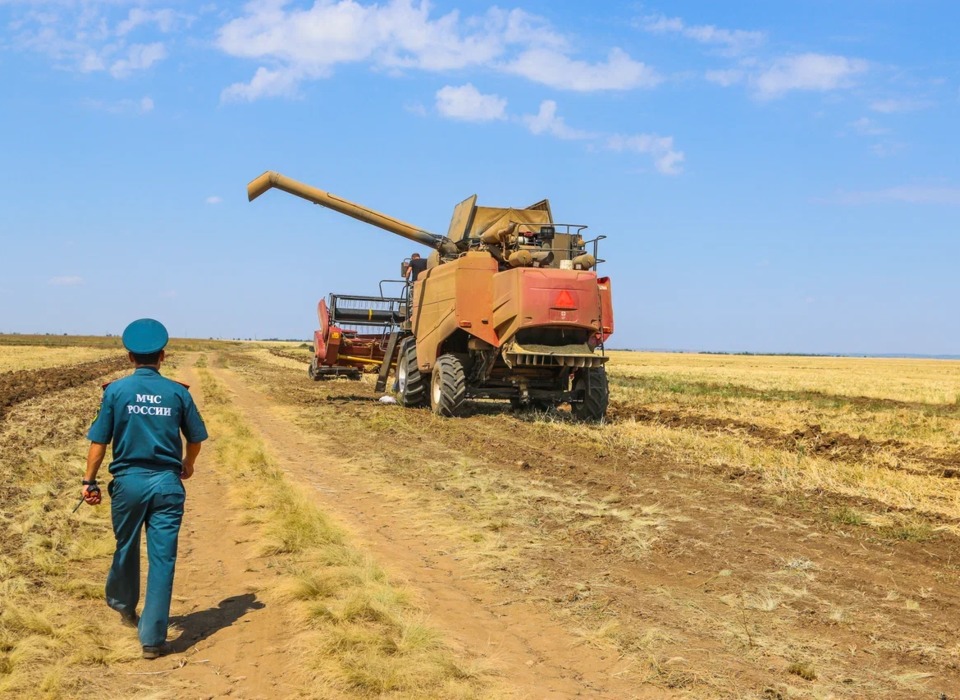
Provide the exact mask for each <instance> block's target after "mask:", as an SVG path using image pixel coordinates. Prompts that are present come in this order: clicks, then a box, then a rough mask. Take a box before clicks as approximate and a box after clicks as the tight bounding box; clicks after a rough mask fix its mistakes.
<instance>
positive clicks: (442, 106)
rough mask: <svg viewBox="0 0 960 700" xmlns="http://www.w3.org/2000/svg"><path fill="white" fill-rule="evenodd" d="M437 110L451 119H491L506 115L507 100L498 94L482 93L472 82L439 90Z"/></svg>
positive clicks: (479, 120) (501, 117)
mask: <svg viewBox="0 0 960 700" xmlns="http://www.w3.org/2000/svg"><path fill="white" fill-rule="evenodd" d="M436 98H437V111H438V112H439V113H440V114H442V115H443V116H445V117H449V118H451V119H462V120H464V121H477V122H484V121H491V120H495V119H503V118H504V117H505V116H506V109H507V101H506V100H505V99H503V98H502V97H499V96H498V95H484V94H481V93H480V91H479V90H477V88H475V87H474V86H473V85H472V84H471V83H467V84H466V85H461V86H460V87H453V86H451V85H447V86H446V87H443V88H441V89H439V90H437V95H436Z"/></svg>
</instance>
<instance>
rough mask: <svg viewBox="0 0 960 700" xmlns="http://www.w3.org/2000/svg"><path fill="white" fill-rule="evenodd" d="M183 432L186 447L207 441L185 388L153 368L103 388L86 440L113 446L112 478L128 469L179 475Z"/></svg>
mask: <svg viewBox="0 0 960 700" xmlns="http://www.w3.org/2000/svg"><path fill="white" fill-rule="evenodd" d="M181 432H183V436H184V437H185V438H187V442H203V441H204V440H206V439H207V428H206V426H204V424H203V419H202V418H201V417H200V412H199V411H198V410H197V406H196V404H195V403H194V402H193V397H192V396H190V392H189V391H188V390H187V387H186V386H184V385H183V384H178V383H177V382H174V381H171V380H170V379H167V378H166V377H162V376H160V372H159V371H158V370H157V369H155V368H153V367H138V368H137V369H136V370H135V371H134V373H133V374H131V375H129V376H127V377H124V378H123V379H118V380H117V381H115V382H111V383H110V384H107V385H106V386H105V387H104V390H103V401H102V402H101V403H100V411H99V412H98V413H97V417H96V418H94V419H93V425H91V426H90V430H89V431H87V439H89V440H90V441H91V442H97V443H100V444H104V445H105V444H107V443H109V442H110V441H111V440H112V441H113V462H111V463H110V473H111V474H113V475H114V476H116V475H117V474H120V473H122V472H124V471H126V470H128V469H130V468H134V469H136V468H142V469H151V470H163V469H169V470H171V471H176V472H178V473H179V472H180V470H181V469H182V468H183V457H182V455H183V443H182V441H181V440H180V433H181Z"/></svg>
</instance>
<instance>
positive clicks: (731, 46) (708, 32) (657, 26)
mask: <svg viewBox="0 0 960 700" xmlns="http://www.w3.org/2000/svg"><path fill="white" fill-rule="evenodd" d="M641 26H642V27H643V29H644V30H646V31H648V32H651V33H653V34H668V33H674V34H680V35H682V36H684V37H686V38H688V39H692V40H693V41H696V42H698V43H700V44H710V45H714V46H720V47H721V48H723V49H724V50H725V51H726V52H728V53H731V54H739V53H742V52H744V51H748V50H750V49H753V48H756V47H757V46H760V45H761V44H763V43H764V41H766V38H767V35H766V34H765V33H764V32H759V31H747V30H744V29H721V28H719V27H715V26H713V25H712V24H699V25H688V24H686V23H685V22H684V21H683V20H682V19H680V18H679V17H665V16H664V15H653V16H650V17H645V18H644V19H643V20H642V21H641Z"/></svg>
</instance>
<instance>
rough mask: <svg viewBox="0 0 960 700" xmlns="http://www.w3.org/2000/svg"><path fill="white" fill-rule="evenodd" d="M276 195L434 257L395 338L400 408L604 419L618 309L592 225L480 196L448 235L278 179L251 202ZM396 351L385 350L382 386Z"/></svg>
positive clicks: (460, 208) (465, 206)
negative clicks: (470, 403)
mask: <svg viewBox="0 0 960 700" xmlns="http://www.w3.org/2000/svg"><path fill="white" fill-rule="evenodd" d="M273 187H275V188H277V189H281V190H283V191H285V192H288V193H290V194H293V195H296V196H298V197H302V198H303V199H306V200H308V201H310V202H313V203H314V204H319V205H321V206H324V207H327V208H330V209H333V210H335V211H338V212H340V213H341V214H346V215H347V216H351V217H353V218H355V219H359V220H360V221H364V222H366V223H369V224H372V225H374V226H378V227H380V228H382V229H385V230H387V231H390V232H392V233H395V234H397V235H399V236H403V237H404V238H407V239H409V240H412V241H416V242H417V243H421V244H423V245H425V246H428V247H430V248H432V249H433V251H434V252H433V253H431V255H430V257H429V261H428V265H427V270H426V271H425V272H423V273H421V274H420V275H419V277H418V278H417V281H416V282H414V283H413V285H412V293H411V295H410V298H409V305H408V311H406V313H404V314H403V315H404V318H403V319H402V321H401V322H400V323H399V324H398V328H399V333H398V334H393V335H392V338H391V340H393V339H398V340H399V342H398V345H399V349H398V354H397V359H396V368H397V370H396V372H397V383H398V387H399V390H400V399H401V403H403V405H405V406H420V405H426V404H429V405H430V406H431V407H432V408H433V410H434V412H435V413H438V414H440V415H443V416H454V415H457V414H458V413H460V411H461V409H462V408H463V403H464V401H465V400H466V399H468V398H501V399H509V400H510V401H511V403H513V404H514V405H518V406H524V405H534V406H540V407H544V406H548V405H556V404H559V403H564V402H569V403H570V406H571V409H572V411H573V414H574V415H575V416H577V417H578V418H581V419H585V420H599V419H601V418H602V417H603V416H604V414H605V413H606V409H607V400H608V386H607V376H606V370H605V368H604V363H605V362H606V360H607V357H606V356H605V355H604V353H603V344H604V342H605V341H606V340H607V338H609V336H610V334H611V333H612V332H613V304H612V296H611V291H610V280H609V278H607V277H597V274H596V272H595V271H594V270H593V269H592V268H594V267H595V265H596V263H597V259H596V245H597V242H598V241H599V240H600V239H601V238H603V237H602V236H600V237H598V238H596V239H594V240H593V241H585V240H584V238H583V232H584V231H585V230H586V228H587V227H586V226H582V225H573V224H558V223H555V222H554V221H553V216H552V213H551V210H550V203H549V202H548V201H547V200H543V201H540V202H537V203H536V204H534V205H532V206H530V207H527V208H526V209H514V208H495V207H480V206H477V204H476V200H477V197H476V195H473V196H472V197H468V198H467V199H465V200H464V201H463V202H461V203H460V204H458V205H457V206H456V208H455V209H454V212H453V218H452V219H451V221H450V227H449V230H448V232H447V235H445V236H441V235H438V234H435V233H430V232H428V231H425V230H423V229H421V228H419V227H417V226H413V225H411V224H408V223H406V222H403V221H400V220H398V219H395V218H393V217H390V216H386V215H384V214H381V213H379V212H376V211H374V210H372V209H368V208H367V207H364V206H361V205H359V204H356V203H354V202H350V201H349V200H346V199H342V198H341V197H337V196H336V195H333V194H330V193H329V192H325V191H323V190H320V189H317V188H315V187H310V186H309V185H305V184H303V183H301V182H298V181H296V180H293V179H291V178H288V177H284V176H283V175H280V174H279V173H275V172H266V173H264V174H263V175H261V176H260V177H258V178H257V179H256V180H254V181H253V182H251V183H250V184H249V185H248V186H247V196H248V198H249V199H250V201H253V200H254V199H256V198H257V197H259V196H260V195H261V194H263V193H264V192H266V191H267V190H268V189H270V188H273ZM590 245H592V250H591V252H588V251H587V246H590ZM393 345H394V343H393V342H390V343H389V344H388V345H387V347H385V349H384V354H385V359H384V360H383V364H382V369H381V384H382V382H383V381H384V380H385V377H386V369H387V368H388V367H389V363H390V361H391V359H392V356H393V352H394V349H393V347H392V346H393Z"/></svg>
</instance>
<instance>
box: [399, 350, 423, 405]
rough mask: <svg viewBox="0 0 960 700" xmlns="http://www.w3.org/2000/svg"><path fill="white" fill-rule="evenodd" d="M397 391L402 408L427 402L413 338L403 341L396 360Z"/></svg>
mask: <svg viewBox="0 0 960 700" xmlns="http://www.w3.org/2000/svg"><path fill="white" fill-rule="evenodd" d="M397 391H399V392H400V403H402V404H403V405H404V406H408V407H413V406H423V405H424V404H425V403H426V402H427V388H426V387H425V386H424V381H423V375H422V374H420V367H419V366H418V365H417V343H416V341H415V340H414V339H413V338H410V339H409V340H405V341H403V345H401V346H400V355H399V357H398V359H397Z"/></svg>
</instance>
